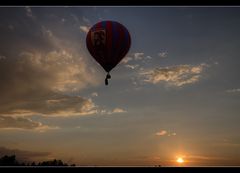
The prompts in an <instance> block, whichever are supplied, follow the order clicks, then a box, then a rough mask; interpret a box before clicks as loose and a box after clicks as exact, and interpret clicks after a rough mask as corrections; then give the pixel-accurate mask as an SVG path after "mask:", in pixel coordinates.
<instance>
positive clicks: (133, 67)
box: [125, 64, 139, 70]
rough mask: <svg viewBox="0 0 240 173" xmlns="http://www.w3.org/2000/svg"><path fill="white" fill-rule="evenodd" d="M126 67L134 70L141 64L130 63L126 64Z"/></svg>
mask: <svg viewBox="0 0 240 173" xmlns="http://www.w3.org/2000/svg"><path fill="white" fill-rule="evenodd" d="M125 67H127V68H130V69H132V70H134V69H135V68H137V67H139V65H138V64H136V65H129V64H126V65H125Z"/></svg>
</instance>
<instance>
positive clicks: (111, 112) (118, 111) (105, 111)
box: [98, 108, 127, 115]
mask: <svg viewBox="0 0 240 173" xmlns="http://www.w3.org/2000/svg"><path fill="white" fill-rule="evenodd" d="M98 112H99V113H100V114H108V115H111V114H115V113H126V112H127V111H126V110H124V109H122V108H114V109H113V110H106V109H102V110H99V111H98Z"/></svg>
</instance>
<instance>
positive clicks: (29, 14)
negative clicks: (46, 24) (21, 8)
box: [25, 7, 35, 19]
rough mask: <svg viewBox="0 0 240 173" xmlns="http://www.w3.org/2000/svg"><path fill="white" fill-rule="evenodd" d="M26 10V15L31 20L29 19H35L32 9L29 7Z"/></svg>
mask: <svg viewBox="0 0 240 173" xmlns="http://www.w3.org/2000/svg"><path fill="white" fill-rule="evenodd" d="M25 10H26V15H27V16H28V17H29V18H31V19H35V16H34V15H33V13H32V9H31V8H30V7H25Z"/></svg>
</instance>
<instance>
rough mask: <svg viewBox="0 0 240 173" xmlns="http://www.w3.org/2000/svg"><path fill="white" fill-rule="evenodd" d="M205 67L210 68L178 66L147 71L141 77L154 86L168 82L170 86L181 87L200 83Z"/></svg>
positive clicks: (205, 65) (202, 65)
mask: <svg viewBox="0 0 240 173" xmlns="http://www.w3.org/2000/svg"><path fill="white" fill-rule="evenodd" d="M205 67H208V65H207V64H205V63H202V64H200V65H196V66H193V65H177V66H169V67H161V68H156V69H153V70H146V71H143V72H141V73H140V75H142V76H143V77H144V81H145V82H149V83H153V84H156V83H160V82H166V83H167V84H169V85H172V86H178V87H180V86H183V85H186V84H192V83H196V82H198V81H199V80H200V78H201V73H202V72H203V69H204V68H205Z"/></svg>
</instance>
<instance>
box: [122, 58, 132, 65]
mask: <svg viewBox="0 0 240 173" xmlns="http://www.w3.org/2000/svg"><path fill="white" fill-rule="evenodd" d="M131 60H133V58H132V57H125V58H123V59H122V61H121V63H123V64H126V63H128V62H129V61H131Z"/></svg>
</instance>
